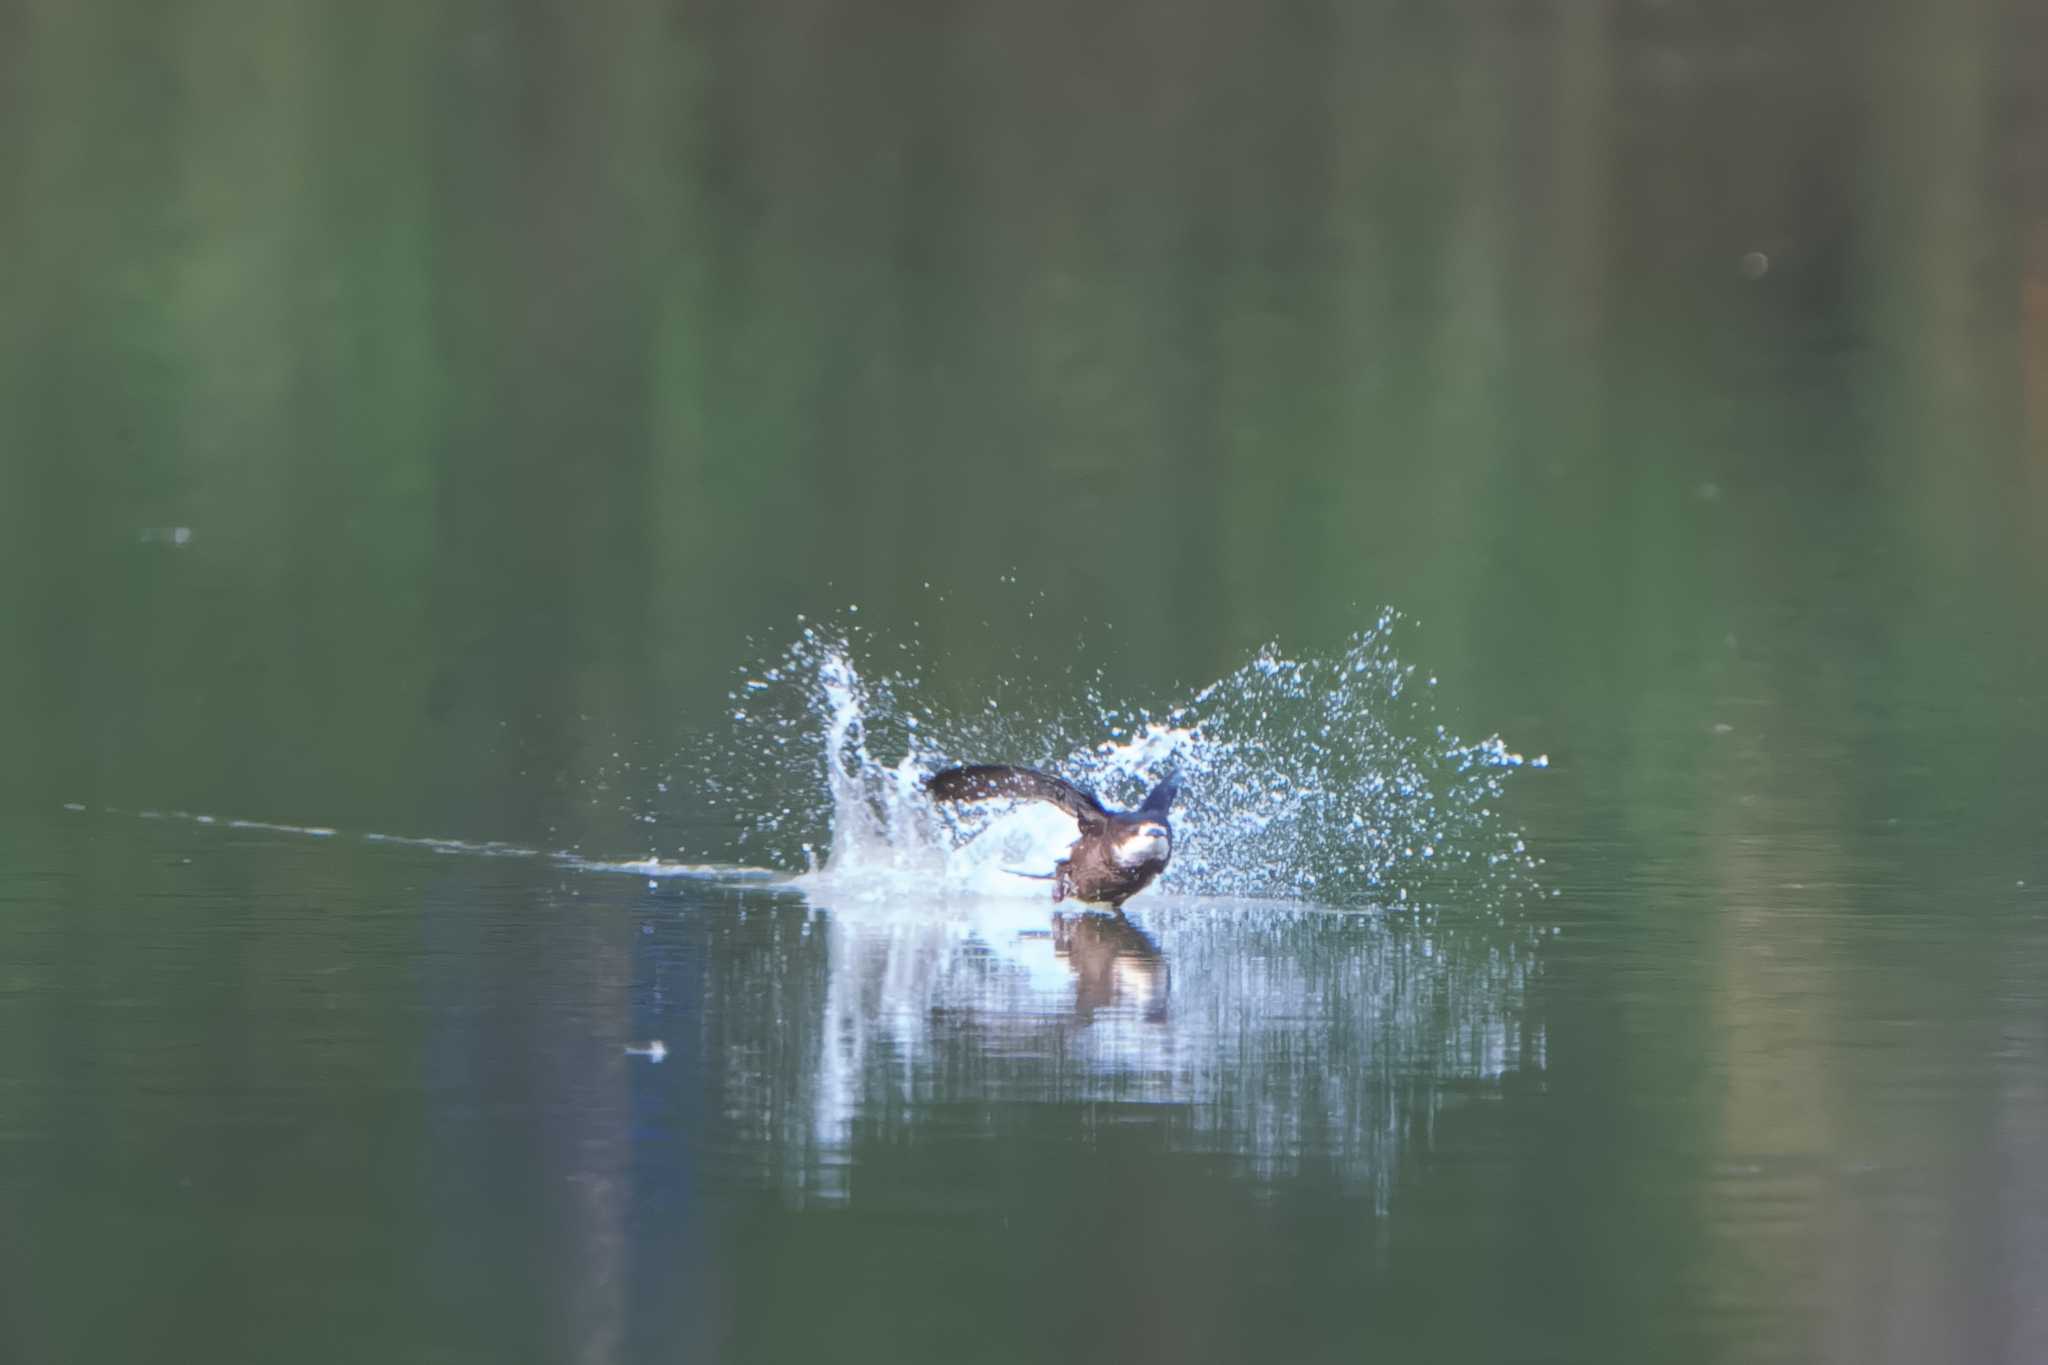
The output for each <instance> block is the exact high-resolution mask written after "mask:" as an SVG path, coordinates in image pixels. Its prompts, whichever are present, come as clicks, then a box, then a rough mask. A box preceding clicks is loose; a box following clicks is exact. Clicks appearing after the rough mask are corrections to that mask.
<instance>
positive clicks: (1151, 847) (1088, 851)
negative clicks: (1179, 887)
mask: <svg viewBox="0 0 2048 1365" xmlns="http://www.w3.org/2000/svg"><path fill="white" fill-rule="evenodd" d="M924 785H925V790H926V791H928V792H930V793H931V794H932V796H933V797H934V798H936V799H937V800H940V801H997V800H1005V799H1011V800H1021V801H1049V802H1051V803H1052V804H1053V805H1055V806H1058V807H1059V808H1060V809H1061V810H1063V811H1065V812H1066V813H1067V814H1069V815H1071V816H1073V817H1074V820H1075V822H1076V823H1077V824H1079V825H1080V827H1081V834H1080V837H1079V838H1078V839H1076V840H1074V846H1073V847H1072V848H1071V849H1069V850H1068V851H1067V856H1066V857H1064V858H1062V859H1060V861H1059V862H1057V863H1055V864H1054V865H1053V870H1052V871H1051V872H1050V873H1039V874H1028V873H1027V874H1020V875H1038V876H1043V877H1046V878H1048V879H1050V880H1051V882H1052V898H1053V901H1054V902H1055V903H1057V902H1060V901H1064V900H1077V901H1081V902H1083V903H1084V904H1089V905H1107V906H1108V907H1109V908H1110V909H1112V910H1114V911H1116V912H1117V913H1118V914H1122V913H1123V904H1124V902H1125V901H1127V900H1129V899H1130V898H1131V897H1133V896H1135V895H1137V894H1138V893H1139V892H1140V891H1143V890H1144V889H1145V888H1146V887H1148V886H1150V885H1151V884H1152V881H1153V879H1154V878H1155V877H1157V876H1158V875H1159V874H1160V873H1162V872H1164V871H1165V870H1166V864H1167V863H1168V861H1169V860H1171V859H1172V857H1173V826H1172V825H1171V824H1169V823H1168V822H1167V818H1166V817H1167V812H1168V811H1169V810H1171V809H1172V807H1173V798H1174V797H1175V796H1176V795H1178V794H1179V792H1180V784H1179V783H1178V782H1176V781H1175V780H1174V779H1173V778H1171V777H1168V778H1166V779H1165V780H1164V781H1162V782H1161V783H1160V784H1159V785H1158V786H1156V787H1154V788H1153V789H1152V791H1151V794H1150V795H1148V796H1147V797H1146V798H1145V800H1144V802H1143V804H1141V805H1140V806H1139V807H1138V808H1137V809H1136V810H1134V811H1115V810H1110V809H1108V808H1106V807H1105V806H1104V805H1103V804H1102V803H1101V802H1100V801H1098V800H1096V799H1095V797H1094V796H1093V795H1092V794H1090V793H1088V792H1086V791H1083V790H1082V789H1081V788H1079V787H1077V786H1075V785H1074V784H1073V783H1071V782H1069V781H1067V780H1066V779H1065V778H1060V777H1054V776H1053V775H1052V774H1050V773H1042V772H1039V771H1037V770H1036V769H1032V768H1015V767H1011V766H1010V765H1008V764H1006V763H996V764H984V765H980V766H976V767H968V768H948V769H946V770H945V771H944V772H940V773H934V774H933V775H932V776H931V777H930V778H927V779H926V781H925V784H924Z"/></svg>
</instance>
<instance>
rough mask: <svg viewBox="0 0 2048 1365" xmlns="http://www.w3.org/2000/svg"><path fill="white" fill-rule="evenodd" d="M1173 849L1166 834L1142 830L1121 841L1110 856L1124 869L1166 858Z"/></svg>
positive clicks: (1111, 851) (1111, 850)
mask: <svg viewBox="0 0 2048 1365" xmlns="http://www.w3.org/2000/svg"><path fill="white" fill-rule="evenodd" d="M1172 848H1173V842H1172V840H1170V839H1169V838H1168V837H1167V836H1166V835H1165V834H1163V833H1157V832H1153V831H1144V830H1141V831H1139V832H1137V833H1135V834H1130V835H1126V836H1125V837H1124V838H1123V839H1121V840H1119V841H1118V842H1117V844H1116V846H1115V847H1113V848H1112V849H1110V856H1111V857H1112V858H1115V859H1116V861H1117V863H1118V864H1119V865H1121V866H1123V867H1136V866H1137V865H1138V864H1139V863H1149V862H1155V861H1157V860H1159V859H1161V858H1164V857H1165V856H1166V855H1167V854H1168V852H1170V851H1171V850H1172Z"/></svg>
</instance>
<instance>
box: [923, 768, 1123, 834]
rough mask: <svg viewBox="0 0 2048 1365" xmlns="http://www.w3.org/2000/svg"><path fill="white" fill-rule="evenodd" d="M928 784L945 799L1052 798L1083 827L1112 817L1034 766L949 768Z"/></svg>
mask: <svg viewBox="0 0 2048 1365" xmlns="http://www.w3.org/2000/svg"><path fill="white" fill-rule="evenodd" d="M924 785H925V790H926V791H928V792H930V793H931V794H932V795H933V796H935V797H937V798H938V799H939V800H941V801H993V800H998V799H1000V798H1003V797H1013V798H1015V799H1017V800H1020V801H1050V802H1052V804H1054V805H1055V806H1058V807H1059V808H1060V809H1061V810H1063V811H1065V812H1066V813H1067V814H1069V815H1071V816H1073V817H1074V818H1075V819H1076V820H1078V821H1080V822H1081V827H1082V828H1083V829H1087V828H1089V827H1090V826H1094V825H1100V824H1102V823H1103V822H1104V821H1106V820H1107V819H1108V818H1109V812H1108V811H1106V810H1104V809H1103V808H1102V803H1101V802H1100V801H1097V800H1096V799H1095V798H1094V797H1092V796H1090V795H1089V794H1088V793H1087V792H1084V791H1082V790H1081V789H1080V788H1079V787H1077V786H1075V785H1074V784H1073V783H1071V782H1068V781H1066V780H1065V779H1064V778H1058V777H1054V776H1053V775H1052V774H1051V773H1042V772H1038V771H1037V770H1035V769H1032V768H1013V767H1011V766H1010V765H1008V764H1007V763H994V764H988V765H984V766H982V767H976V768H948V769H946V770H945V771H944V772H942V773H936V774H934V775H933V776H932V777H931V778H930V780H928V781H927V782H926V783H925V784H924Z"/></svg>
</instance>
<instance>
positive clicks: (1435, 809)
mask: <svg viewBox="0 0 2048 1365" xmlns="http://www.w3.org/2000/svg"><path fill="white" fill-rule="evenodd" d="M1399 621H1400V618H1399V614H1398V613H1396V612H1393V611H1387V612H1384V613H1383V614H1382V615H1381V616H1380V618H1379V619H1378V620H1377V621H1375V622H1374V624H1373V625H1372V626H1371V627H1370V628H1369V629H1366V630H1363V631H1360V632H1359V633H1358V634H1356V635H1354V636H1353V637H1351V638H1350V639H1349V640H1347V641H1346V642H1345V643H1344V644H1343V646H1342V647H1341V648H1339V649H1337V650H1335V651H1333V652H1331V653H1329V654H1325V655H1315V656H1308V657H1301V658H1296V657H1290V656H1288V655H1286V654H1283V653H1282V652H1281V651H1280V649H1279V648H1278V646H1274V645H1269V646H1267V647H1266V648H1264V649H1262V650H1260V651H1259V652H1258V653H1257V654H1255V655H1254V656H1253V658H1252V659H1251V660H1250V661H1249V662H1247V663H1246V664H1245V665H1244V666H1243V667H1242V668H1239V669H1238V670H1236V671H1235V672H1233V673H1231V674H1229V675H1228V676H1226V677H1223V678H1220V679H1218V680H1217V681H1215V682H1213V683H1210V684H1209V685H1208V686H1206V687H1203V688H1200V689H1198V690H1197V691H1195V692H1194V693H1192V694H1191V695H1190V696H1188V697H1186V698H1185V699H1184V700H1181V701H1179V702H1178V703H1176V704H1173V705H1170V706H1167V707H1165V708H1163V709H1161V710H1158V711H1154V710H1151V709H1148V708H1145V707H1133V706H1128V705H1116V704H1111V703H1109V702H1106V701H1105V700H1104V699H1103V696H1102V693H1103V690H1104V689H1103V687H1102V685H1101V683H1100V680H1099V679H1097V680H1095V681H1094V682H1092V683H1090V682H1083V683H1082V684H1081V685H1080V686H1079V688H1078V689H1075V688H1074V687H1073V685H1072V684H1071V683H1065V685H1064V686H1062V687H1061V688H1060V689H1059V690H1058V691H1057V692H1055V691H1054V689H1053V688H1052V687H1051V686H1050V685H1049V684H1046V683H1039V682H1033V681H1028V680H1027V681H1023V682H1019V681H1016V680H1010V679H1005V680H1000V681H999V683H998V685H997V688H996V690H995V692H994V693H993V694H991V695H990V696H989V697H988V698H986V699H985V700H984V701H983V702H982V703H981V704H979V705H970V706H964V707H963V706H953V707H949V706H947V705H945V704H944V703H943V702H941V701H940V700H938V699H937V698H936V697H934V696H933V695H931V693H932V689H927V688H926V687H924V686H923V685H922V684H921V682H920V680H919V678H918V677H917V676H916V675H915V674H913V673H906V672H892V671H888V670H886V669H868V670H866V671H864V670H863V669H862V667H861V666H860V665H858V664H857V663H856V659H857V658H859V657H862V656H866V655H872V654H874V653H877V652H879V651H877V650H876V649H875V648H874V646H873V645H872V642H870V641H868V640H865V639H864V638H863V637H861V636H860V635H859V634H858V633H856V632H853V631H837V630H827V629H824V628H821V627H817V626H807V627H805V629H804V630H803V633H802V635H801V637H800V638H799V639H798V640H797V641H796V642H795V643H794V644H793V645H791V646H790V647H789V649H788V650H787V651H786V652H785V653H784V654H783V655H782V656H781V657H780V658H778V659H776V660H774V661H773V662H772V663H769V664H767V665H765V666H761V667H757V668H753V669H749V670H748V671H746V672H745V674H744V675H743V677H742V680H741V682H740V685H739V686H738V687H736V688H735V689H734V691H733V693H732V694H731V699H732V703H733V709H732V720H733V730H732V732H731V735H730V736H729V737H727V738H726V739H724V740H722V741H721V742H720V743H719V744H717V745H714V746H713V747H712V749H711V750H710V751H709V752H707V753H706V754H703V755H700V756H699V757H698V760H697V765H698V766H699V768H700V770H702V771H705V772H706V773H707V779H706V793H705V794H706V798H707V799H708V800H709V801H710V802H712V803H713V804H714V805H718V806H721V807H723V808H724V809H725V810H726V811H727V812H728V814H729V816H730V818H732V819H733V820H734V821H735V823H736V825H737V827H738V842H739V844H740V845H741V846H742V847H743V848H745V849H746V850H747V853H748V855H749V858H750V860H751V859H760V860H762V861H767V862H770V863H775V864H778V865H782V866H803V867H806V868H808V869H809V873H810V877H809V880H810V882H811V884H812V885H813V886H814V887H815V888H818V889H829V890H831V891H833V892H835V893H837V894H841V895H847V894H853V895H861V894H869V893H872V894H874V895H878V896H885V895H890V894H898V893H901V892H902V891H904V890H906V889H911V888H915V889H919V890H924V891H930V890H933V889H939V890H951V891H958V892H971V893H975V894H983V895H1025V896H1031V897H1036V898H1042V897H1043V896H1044V895H1045V890H1044V886H1043V884H1042V883H1035V882H1030V881H1023V880H1019V879H1018V878H1017V877H1016V876H1014V875H1013V873H1016V872H1027V873H1029V872H1044V871H1046V870H1048V869H1049V868H1050V867H1051V864H1052V863H1053V862H1054V861H1055V860H1056V859H1058V858H1059V857H1061V856H1063V854H1064V852H1065V849H1066V846H1067V845H1068V844H1069V843H1070V842H1071V841H1072V839H1073V837H1074V828H1073V824H1072V822H1071V820H1069V819H1067V818H1066V817H1064V816H1062V815H1061V814H1060V813H1059V812H1057V811H1055V810H1052V809H1051V808H1049V807H1046V806H1042V805H1025V806H1021V807H1016V808H1014V809H1007V810H1006V809H1003V808H1001V807H988V806H979V807H966V808H959V809H955V808H950V807H948V808H943V809H935V808H934V807H933V805H932V803H931V802H929V801H928V800H927V799H926V797H925V795H924V792H923V788H922V780H923V778H924V777H925V776H926V775H928V774H929V773H931V772H933V771H935V770H937V769H938V768H941V767H944V766H947V765H949V764H953V763H976V762H1016V763H1025V764H1029V765H1031V766H1035V767H1040V768H1044V769H1046V770H1048V771H1051V772H1056V773H1058V774H1060V775H1061V776H1063V777H1066V778H1068V779H1070V780H1072V781H1075V782H1078V783H1080V784H1081V785H1083V786H1086V787H1089V788H1091V789H1092V790H1094V791H1095V792H1097V794H1098V795H1100V796H1101V797H1102V799H1103V800H1104V801H1105V802H1106V803H1107V804H1110V805H1112V806H1116V805H1122V806H1126V807H1128V806H1132V805H1135V804H1136V803H1137V801H1138V800H1139V799H1141V798H1142V796H1143V794H1144V792H1145V791H1146V790H1148V789H1149V788H1150V786H1151V785H1152V784H1153V783H1154V782H1156V781H1158V780H1159V779H1160V778H1161V777H1163V776H1165V775H1166V774H1167V773H1169V772H1171V773H1173V774H1175V775H1177V776H1178V777H1179V779H1180V781H1181V785H1182V799H1181V803H1180V805H1179V806H1178V807H1177V808H1176V810H1175V812H1174V827H1175V849H1174V858H1173V863H1172V865H1171V866H1170V867H1169V868H1168V870H1167V872H1166V875H1165V876H1164V877H1163V878H1162V879H1161V883H1160V884H1161V887H1162V889H1163V890H1166V891H1169V892H1177V893H1181V894H1194V895H1227V896H1239V897H1243V896H1262V897H1272V896H1283V897H1288V898H1294V899H1307V900H1314V901H1318V902H1322V903H1326V904H1339V905H1348V904H1403V903H1406V904H1417V903H1423V902H1433V901H1436V900H1438V899H1446V898H1450V897H1456V898H1457V899H1459V900H1460V901H1463V902H1467V903H1469V902H1471V901H1472V900H1474V899H1475V898H1476V899H1478V900H1480V901H1485V902H1490V903H1496V904H1497V903H1499V902H1500V901H1502V900H1503V899H1506V898H1509V897H1511V896H1516V895H1520V894H1525V893H1527V892H1528V891H1530V890H1533V888H1534V885H1535V883H1534V878H1533V874H1534V872H1535V869H1536V866H1537V864H1536V860H1535V859H1534V858H1532V857H1531V856H1530V854H1529V853H1528V850H1527V849H1526V847H1525V846H1524V844H1523V841H1522V839H1521V838H1520V836H1519V835H1518V834H1517V833H1516V831H1515V830H1514V829H1512V828H1511V827H1510V826H1509V825H1508V824H1507V823H1506V821H1505V819H1504V818H1503V817H1502V815H1501V814H1500V802H1501V800H1502V798H1503V796H1504V794H1505V784H1506V782H1507V781H1508V779H1509V778H1510V777H1511V776H1512V774H1513V773H1514V772H1515V770H1517V769H1520V768H1523V767H1542V766H1545V763H1546V760H1544V759H1542V758H1534V759H1526V760H1525V759H1524V758H1523V757H1522V756H1521V755H1519V754H1517V753H1514V752H1513V751H1511V750H1510V749H1509V748H1508V746H1507V745H1506V743H1505V742H1503V741H1502V740H1501V739H1500V738H1499V737H1498V736H1491V737H1489V738H1487V739H1484V740H1481V741H1478V742H1476V743H1468V742H1466V741H1464V740H1461V739H1459V738H1458V737H1456V736H1455V735H1453V734H1451V733H1450V731H1449V730H1448V729H1447V728H1446V727H1445V726H1444V725H1442V724H1440V723H1438V721H1437V720H1436V713H1435V707H1434V702H1433V694H1432V690H1431V689H1432V688H1433V686H1434V683H1435V680H1434V679H1433V678H1427V677H1418V676H1417V673H1416V669H1415V668H1414V667H1413V666H1412V665H1409V664H1405V663H1403V662H1402V661H1401V659H1400V658H1399V656H1397V655H1396V654H1395V652H1394V650H1393V647H1392V637H1393V635H1394V634H1395V633H1396V631H1397V630H1398V627H1399ZM1077 740H1080V741H1082V742H1080V743H1079V744H1077V743H1076V741H1077ZM726 745H729V746H730V747H729V748H727V747H724V746H726ZM792 792H794V793H797V796H796V799H794V800H792V799H791V793H792Z"/></svg>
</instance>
